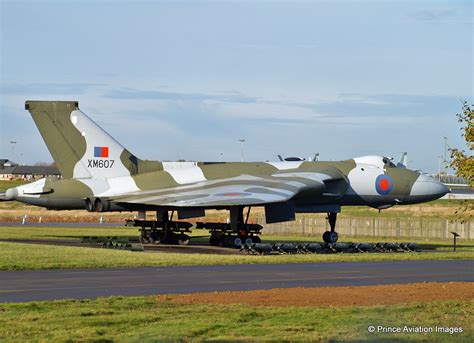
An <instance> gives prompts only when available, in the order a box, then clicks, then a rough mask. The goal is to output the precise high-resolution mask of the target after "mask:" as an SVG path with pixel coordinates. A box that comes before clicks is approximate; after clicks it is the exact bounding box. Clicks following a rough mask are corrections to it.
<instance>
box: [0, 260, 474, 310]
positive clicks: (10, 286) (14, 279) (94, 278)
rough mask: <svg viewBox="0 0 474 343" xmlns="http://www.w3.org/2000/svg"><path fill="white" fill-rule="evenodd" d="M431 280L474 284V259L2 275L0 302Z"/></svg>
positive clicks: (91, 270)
mask: <svg viewBox="0 0 474 343" xmlns="http://www.w3.org/2000/svg"><path fill="white" fill-rule="evenodd" d="M434 281H436V282H449V281H469V282H474V260H450V261H396V262H395V261H394V262H364V263H362V262H357V263H316V264H315V263H306V264H278V265H229V266H200V267H145V268H123V269H75V270H35V271H16V272H0V302H23V301H32V300H53V299H69V298H72V299H84V298H96V297H101V296H112V295H124V296H131V295H152V294H172V293H191V292H211V291H232V290H252V289H270V288H287V287H324V286H362V285H383V284H396V283H413V282H434Z"/></svg>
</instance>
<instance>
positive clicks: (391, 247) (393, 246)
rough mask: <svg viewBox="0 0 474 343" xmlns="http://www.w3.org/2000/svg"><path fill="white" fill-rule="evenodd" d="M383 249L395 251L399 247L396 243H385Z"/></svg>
mask: <svg viewBox="0 0 474 343" xmlns="http://www.w3.org/2000/svg"><path fill="white" fill-rule="evenodd" d="M383 248H384V249H385V250H387V251H397V250H399V249H400V246H399V245H398V244H397V243H385V244H384V245H383Z"/></svg>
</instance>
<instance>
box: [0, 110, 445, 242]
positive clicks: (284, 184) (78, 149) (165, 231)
mask: <svg viewBox="0 0 474 343" xmlns="http://www.w3.org/2000/svg"><path fill="white" fill-rule="evenodd" d="M25 107H26V109H27V110H28V111H29V112H30V113H31V115H32V117H33V120H34V121H35V124H36V126H37V127H38V129H39V131H40V133H41V136H42V137H43V139H44V141H45V142H46V145H47V147H48V149H49V151H50V153H51V155H52V157H53V159H54V161H55V163H56V166H57V167H58V168H59V171H60V172H61V175H62V178H52V177H48V178H44V179H41V180H38V181H36V182H33V183H30V184H26V185H23V186H19V187H15V188H10V189H8V190H7V192H6V193H5V196H4V197H5V199H8V200H17V201H21V202H24V203H27V204H31V205H36V206H42V207H46V208H48V209H55V210H72V209H84V208H85V209H87V210H88V211H95V212H109V211H137V212H138V214H139V215H138V218H139V219H138V220H136V221H135V222H136V223H135V224H136V226H139V227H142V230H141V232H142V235H141V239H142V241H144V242H160V241H161V242H174V243H181V244H186V243H187V242H188V240H189V239H188V237H187V235H185V232H186V231H189V228H190V226H192V224H191V223H188V222H185V221H182V220H183V219H187V218H197V217H204V216H205V211H206V210H207V209H216V210H227V211H229V212H230V215H229V218H230V221H229V223H204V222H203V223H198V224H197V226H198V227H201V228H206V229H209V230H210V232H211V239H210V241H211V244H223V243H225V242H229V241H232V242H233V243H234V244H238V243H239V242H242V243H244V242H245V243H251V242H259V237H258V234H259V233H260V230H261V229H262V226H260V225H257V224H249V223H248V218H249V216H248V214H249V212H250V209H251V208H254V207H263V208H264V210H265V217H266V222H267V223H276V222H283V221H291V220H294V219H295V214H296V213H320V212H322V213H327V218H328V221H329V224H330V225H329V226H330V231H326V232H325V233H324V235H323V239H324V241H325V242H327V243H335V242H336V241H337V239H338V234H337V232H336V218H337V214H338V213H339V212H340V211H341V207H342V206H354V205H357V206H361V205H366V206H370V207H374V208H377V209H386V208H389V207H391V206H394V205H408V204H415V203H421V202H426V201H431V200H434V199H438V198H440V197H442V196H443V195H444V194H446V193H447V192H448V191H449V190H448V188H447V187H446V186H444V185H443V184H441V183H439V182H437V181H436V180H434V179H432V178H430V177H428V176H427V175H425V174H422V173H419V172H417V171H413V170H409V169H407V168H405V166H404V165H403V164H398V165H397V166H396V165H394V164H393V163H392V162H391V160H390V159H389V158H387V157H383V156H364V157H357V158H353V159H349V160H345V161H338V162H324V161H303V160H300V161H278V162H228V163H226V162H160V161H148V160H141V159H139V158H138V157H137V156H135V155H134V154H133V153H131V152H130V151H129V150H127V149H126V148H125V147H123V146H122V145H121V144H120V143H119V142H118V141H116V140H115V139H114V138H113V137H111V136H110V135H109V134H107V133H106V132H105V131H104V130H103V129H102V128H101V127H99V126H98V125H97V124H96V123H94V122H93V121H92V120H91V119H90V118H89V117H88V116H87V115H86V114H85V113H84V112H82V111H81V110H80V109H79V104H78V102H76V101H26V104H25ZM244 210H245V215H244ZM146 211H156V213H157V220H155V221H148V220H146V217H145V215H146ZM175 215H176V216H177V220H173V216H175Z"/></svg>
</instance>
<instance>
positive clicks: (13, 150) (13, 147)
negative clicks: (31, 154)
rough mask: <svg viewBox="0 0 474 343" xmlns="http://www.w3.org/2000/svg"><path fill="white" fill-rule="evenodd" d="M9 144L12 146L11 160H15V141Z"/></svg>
mask: <svg viewBox="0 0 474 343" xmlns="http://www.w3.org/2000/svg"><path fill="white" fill-rule="evenodd" d="M10 144H11V145H12V160H13V159H14V158H15V144H16V141H10Z"/></svg>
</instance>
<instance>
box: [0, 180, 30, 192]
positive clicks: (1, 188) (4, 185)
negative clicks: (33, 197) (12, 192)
mask: <svg viewBox="0 0 474 343" xmlns="http://www.w3.org/2000/svg"><path fill="white" fill-rule="evenodd" d="M28 182H29V181H24V180H12V181H7V180H0V192H5V191H6V190H7V189H8V188H12V187H17V186H20V185H24V184H25V183H28Z"/></svg>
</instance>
